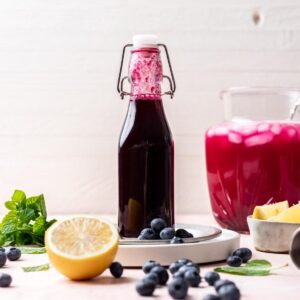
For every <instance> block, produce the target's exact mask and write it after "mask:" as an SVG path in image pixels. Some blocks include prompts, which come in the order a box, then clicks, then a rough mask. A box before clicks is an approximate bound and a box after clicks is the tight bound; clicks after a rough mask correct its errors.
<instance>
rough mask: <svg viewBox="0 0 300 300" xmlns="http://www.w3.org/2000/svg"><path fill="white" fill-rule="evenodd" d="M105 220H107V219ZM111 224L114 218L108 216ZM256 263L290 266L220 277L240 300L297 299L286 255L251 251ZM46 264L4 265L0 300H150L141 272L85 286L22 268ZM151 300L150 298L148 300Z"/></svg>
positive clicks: (246, 242)
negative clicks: (143, 292) (141, 289)
mask: <svg viewBox="0 0 300 300" xmlns="http://www.w3.org/2000/svg"><path fill="white" fill-rule="evenodd" d="M106 217H107V216H106ZM109 218H110V219H111V220H114V217H112V216H109ZM177 222H186V223H187V222H188V223H195V224H197V223H198V224H211V225H216V223H215V221H214V220H213V218H212V217H211V216H210V215H192V216H191V215H182V216H178V217H177ZM241 246H245V247H250V248H251V249H252V250H253V247H252V243H251V239H250V236H247V235H243V236H242V237H241ZM253 253H254V255H253V257H254V258H256V259H267V260H269V261H270V262H272V264H273V265H274V266H280V265H284V264H286V263H288V264H289V266H288V267H285V268H283V269H279V270H276V271H274V274H272V275H269V276H265V277H243V276H232V275H227V274H223V275H222V278H224V279H225V278H226V279H231V280H233V281H234V282H235V283H236V284H237V286H238V287H239V288H240V291H241V293H242V299H255V300H258V299H264V300H267V299H272V300H273V299H280V300H282V299H288V300H293V299H295V300H296V299H300V294H298V293H299V279H300V270H298V269H296V267H295V266H294V265H293V263H292V262H291V260H290V257H289V255H288V254H270V253H262V252H257V251H253ZM47 262H48V257H47V255H46V254H40V255H23V256H22V259H21V260H20V261H18V262H9V261H8V262H7V264H6V266H5V268H3V269H2V271H3V272H7V273H9V274H11V275H12V277H13V284H12V286H11V287H10V288H7V289H1V293H0V297H1V299H31V300H35V299H38V300H40V299H42V300H46V299H66V300H68V299H70V300H75V299H80V300H85V299H88V300H93V299H97V300H106V299H113V300H117V299H120V300H125V299H130V300H134V299H149V297H147V298H143V297H140V296H139V295H138V294H137V293H136V291H135V284H136V282H137V280H138V279H140V278H142V276H143V272H142V271H141V270H140V269H125V270H124V273H123V277H122V278H120V279H113V278H112V276H111V275H110V273H109V271H106V272H105V273H103V274H102V275H101V276H100V277H98V278H95V279H94V280H91V281H86V282H72V281H70V280H68V279H66V278H65V277H63V276H62V275H60V274H59V273H58V272H57V271H56V270H55V269H54V268H53V267H51V268H50V270H48V271H43V272H34V273H25V272H23V271H22V269H21V266H33V265H38V264H43V263H47ZM217 265H221V264H210V265H203V266H201V274H202V275H204V274H205V272H207V271H210V270H212V269H213V268H214V267H215V266H217ZM208 293H214V290H213V288H211V287H207V284H206V283H204V282H202V283H201V285H200V288H190V289H189V296H188V297H187V299H189V300H192V299H199V300H200V299H202V298H203V297H204V295H206V294H208ZM150 299H151V298H150ZM153 299H171V297H170V296H169V295H168V291H167V288H165V287H163V288H157V289H156V290H155V292H154V297H153Z"/></svg>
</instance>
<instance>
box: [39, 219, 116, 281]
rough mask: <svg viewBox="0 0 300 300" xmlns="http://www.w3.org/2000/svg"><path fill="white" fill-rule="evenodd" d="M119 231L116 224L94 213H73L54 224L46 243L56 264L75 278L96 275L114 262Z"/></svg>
mask: <svg viewBox="0 0 300 300" xmlns="http://www.w3.org/2000/svg"><path fill="white" fill-rule="evenodd" d="M118 242H119V234H118V231H117V229H116V228H115V226H114V225H113V224H111V223H110V222H107V221H105V220H103V219H100V218H97V217H92V216H74V217H70V218H67V219H65V220H62V221H57V222H56V223H54V224H53V225H52V226H51V227H50V228H49V229H48V230H47V232H46V236H45V246H46V249H47V253H48V256H49V259H50V261H51V263H52V264H53V266H54V267H55V268H56V269H57V270H58V271H59V272H60V273H62V274H64V275H65V276H67V277H68V278H70V279H73V280H83V279H89V278H93V277H96V276H98V275H100V274H101V273H102V272H104V271H105V270H106V269H107V268H108V267H109V266H110V265H111V263H112V262H113V260H114V258H115V255H116V253H117V250H118Z"/></svg>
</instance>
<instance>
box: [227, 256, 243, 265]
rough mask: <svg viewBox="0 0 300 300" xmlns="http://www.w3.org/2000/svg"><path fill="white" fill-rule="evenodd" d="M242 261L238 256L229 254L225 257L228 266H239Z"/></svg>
mask: <svg viewBox="0 0 300 300" xmlns="http://www.w3.org/2000/svg"><path fill="white" fill-rule="evenodd" d="M242 263H243V261H242V259H241V258H240V257H238V256H229V257H228V258H227V264H228V266H230V267H239V266H240V265H241V264H242Z"/></svg>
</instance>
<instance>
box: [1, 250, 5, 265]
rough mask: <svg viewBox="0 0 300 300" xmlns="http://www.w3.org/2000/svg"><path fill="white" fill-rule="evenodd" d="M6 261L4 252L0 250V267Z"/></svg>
mask: <svg viewBox="0 0 300 300" xmlns="http://www.w3.org/2000/svg"><path fill="white" fill-rule="evenodd" d="M5 263H6V254H5V252H2V251H0V268H2V267H3V266H4V265H5Z"/></svg>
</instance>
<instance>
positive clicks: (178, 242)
mask: <svg viewBox="0 0 300 300" xmlns="http://www.w3.org/2000/svg"><path fill="white" fill-rule="evenodd" d="M183 243H184V240H183V239H182V238H179V237H177V236H174V237H173V238H172V240H171V241H170V244H183Z"/></svg>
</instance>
